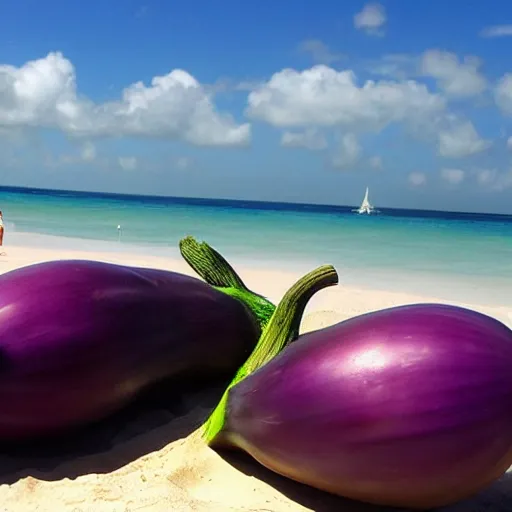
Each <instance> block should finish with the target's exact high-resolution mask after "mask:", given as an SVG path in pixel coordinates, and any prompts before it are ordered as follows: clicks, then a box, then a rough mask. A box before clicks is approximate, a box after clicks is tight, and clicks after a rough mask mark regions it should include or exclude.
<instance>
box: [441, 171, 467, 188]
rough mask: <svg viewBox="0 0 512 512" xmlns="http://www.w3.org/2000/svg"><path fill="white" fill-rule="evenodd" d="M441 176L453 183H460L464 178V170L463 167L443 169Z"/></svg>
mask: <svg viewBox="0 0 512 512" xmlns="http://www.w3.org/2000/svg"><path fill="white" fill-rule="evenodd" d="M441 178H443V180H445V181H447V182H448V183H451V184H452V185H458V184H459V183H461V182H462V181H463V180H464V171H463V170H461V169H441Z"/></svg>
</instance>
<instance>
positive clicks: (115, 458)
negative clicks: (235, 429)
mask: <svg viewBox="0 0 512 512" xmlns="http://www.w3.org/2000/svg"><path fill="white" fill-rule="evenodd" d="M225 387H226V383H225V382H221V383H218V384H216V385H215V386H214V387H212V388H210V389H209V390H208V391H205V390H204V387H203V388H202V389H200V388H199V387H198V388H196V389H191V388H190V385H189V386H188V387H187V390H186V392H184V391H183V390H181V389H179V387H177V386H176V384H173V383H166V384H163V385H162V384H160V385H159V386H158V388H156V387H155V388H153V389H151V390H148V391H147V392H146V393H144V394H143V395H141V396H140V397H139V399H138V400H136V401H135V402H133V403H132V404H131V405H129V406H128V407H126V408H124V409H123V410H121V411H120V412H118V413H117V414H114V415H112V416H111V417H109V418H108V419H105V420H102V421H100V422H97V423H94V424H92V425H89V426H87V427H85V428H80V429H76V430H74V431H73V432H71V433H68V434H66V435H61V436H58V437H55V438H52V439H48V438H45V439H44V440H38V441H32V442H30V443H24V444H23V445H13V444H8V445H5V444H4V445H0V485H1V484H12V483H14V482H16V481H18V480H20V479H21V478H24V477H27V476H32V477H34V478H38V479H40V480H47V481H50V480H60V479H62V478H70V479H74V478H76V477H78V476H81V475H86V474H90V473H98V474H101V473H109V472H111V471H115V470H116V469H119V468H121V467H122V466H125V465H126V464H129V463H130V462H132V461H134V460H136V459H138V458H139V457H141V456H143V455H146V454H148V453H150V452H153V451H156V450H160V449H161V448H163V447H164V446H166V445H168V444H169V443H171V442H173V441H176V440H178V439H181V438H184V437H186V436H188V435H189V434H190V433H192V432H193V431H194V430H195V429H196V428H198V427H199V426H200V425H201V424H202V423H203V422H204V420H205V419H206V417H207V415H208V412H209V411H210V410H211V409H212V408H213V407H214V406H215V405H216V404H217V403H218V401H219V399H220V397H221V396H222V393H223V390H224V389H225Z"/></svg>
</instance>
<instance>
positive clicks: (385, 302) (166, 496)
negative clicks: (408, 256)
mask: <svg viewBox="0 0 512 512" xmlns="http://www.w3.org/2000/svg"><path fill="white" fill-rule="evenodd" d="M5 251H6V255H4V256H0V272H5V271H8V270H11V269H13V268H16V267H19V266H22V265H27V264H30V263H34V262H38V261H44V260H49V259H62V258H93V259H100V260H104V261H112V262H118V263H125V264H130V265H140V266H152V267H159V268H170V269H173V270H177V271H180V272H185V273H189V274H192V271H191V270H190V269H189V267H187V266H186V264H185V263H184V262H182V261H179V260H176V261H169V260H167V259H165V260H164V259H161V258H160V259H159V258H155V257H151V256H148V257H144V258H142V257H140V256H136V255H130V254H123V253H121V254H120V253H112V254H109V253H98V252H77V251H62V250H59V251H58V252H56V251H52V250H45V249H38V248H30V249H29V248H22V247H7V248H5ZM227 256H229V255H227ZM233 263H234V264H235V266H236V268H237V270H238V271H239V272H240V274H241V275H242V277H243V278H244V280H245V281H246V283H247V284H248V285H249V286H250V287H252V288H253V289H255V290H257V291H258V292H260V293H263V294H264V295H266V296H268V297H269V298H270V299H272V300H274V301H278V300H279V298H280V296H281V295H282V294H283V293H284V292H285V291H286V289H287V288H288V287H289V286H290V285H291V284H292V283H293V282H294V281H295V279H296V278H297V277H298V276H297V275H294V274H293V273H284V272H276V271H271V270H268V271H263V270H254V269H250V268H245V267H243V265H237V263H236V261H235V262H233ZM340 277H341V283H340V286H337V287H335V288H330V289H327V290H324V291H322V292H320V293H319V294H318V295H317V296H315V297H314V299H313V300H312V301H311V303H310V304H309V306H308V308H307V311H306V315H305V317H304V320H303V323H302V331H303V332H304V331H308V330H313V329H316V328H320V327H323V326H326V325H330V324H333V323H335V322H337V321H339V320H342V319H344V318H348V317H350V316H354V315H356V314H360V313H363V312H368V311H372V310H376V309H380V308H383V307H388V306H392V305H398V304H405V303H411V302H424V301H436V299H435V298H432V297H415V296H411V295H406V294H397V293H387V292H382V291H369V290H357V289H353V288H345V287H344V286H343V279H342V276H340ZM437 302H444V301H437ZM464 305H466V306H469V307H472V308H473V309H477V310H479V311H482V312H484V313H487V314H489V315H491V316H494V317H496V318H498V319H500V320H501V321H503V322H504V323H506V324H508V325H510V323H511V320H512V317H511V316H510V313H511V311H512V310H511V308H509V307H505V306H504V307H499V308H490V307H483V306H479V305H478V304H464ZM219 393H220V389H219V390H212V391H210V392H208V393H189V394H188V395H185V396H184V397H183V398H182V399H181V400H178V401H177V403H178V404H179V406H172V407H170V406H168V403H165V404H164V403H162V402H158V401H156V402H155V404H152V405H151V406H150V407H149V406H146V407H145V408H143V409H142V408H139V409H137V410H135V409H134V410H129V411H127V412H125V413H123V414H124V415H123V416H122V419H123V421H122V422H121V421H120V419H119V418H116V419H115V421H112V422H111V423H108V422H107V423H106V424H104V425H101V426H100V427H97V429H96V430H93V431H92V432H87V433H84V434H83V435H82V437H81V438H80V439H81V441H80V442H79V443H78V446H79V447H80V448H79V449H74V450H70V449H69V448H66V443H68V442H69V441H66V440H62V443H64V445H65V446H64V448H61V449H60V451H59V450H57V448H55V449H53V448H52V447H51V445H50V446H49V447H47V450H48V451H52V456H49V455H48V454H46V453H39V452H37V451H36V450H34V451H31V452H30V455H20V454H17V455H13V454H11V455H5V451H4V454H3V455H1V456H0V512H7V511H8V512H18V511H19V512H22V511H23V512H27V511H33V512H36V511H37V512H59V511H66V512H67V511H69V512H135V511H145V512H157V511H158V512H160V511H162V512H163V511H165V512H188V511H200V512H206V511H208V512H285V511H293V512H299V511H317V512H360V511H365V512H376V511H378V510H384V509H379V508H377V507H373V506H369V505H365V504H360V503H355V502H351V501H348V500H344V499H340V498H336V497H333V496H330V495H327V494H324V493H321V492H317V491H315V490H313V489H310V488H308V487H305V486H302V485H299V484H296V483H294V482H291V481H289V480H287V479H284V478H281V477H279V476H277V475H275V474H273V473H271V472H270V471H267V470H265V469H264V468H262V467H261V466H260V465H258V464H257V463H256V462H254V461H252V460H251V459H250V458H248V457H241V456H234V455H233V454H230V455H228V454H223V455H222V456H221V455H219V454H218V453H216V452H214V451H212V450H210V449H209V448H207V447H206V446H205V445H204V444H203V443H202V442H201V440H200V439H199V437H198V432H197V427H198V426H199V425H200V424H201V422H202V421H203V420H204V419H205V417H206V415H207V414H208V411H209V410H210V408H211V407H212V406H213V405H214V403H215V401H216V399H218V397H219ZM56 452H59V453H58V454H57V455H55V453H56ZM511 475H512V474H511ZM386 510H390V509H386ZM444 510H445V511H446V512H448V511H449V512H462V511H464V512H473V511H475V512H476V511H489V512H498V511H500V512H501V511H503V512H505V511H508V512H510V511H511V510H512V481H511V480H509V478H508V473H507V475H505V477H504V478H503V479H502V480H501V481H499V482H497V483H496V484H494V485H493V486H492V487H491V488H490V489H488V490H487V491H485V492H483V493H481V494H480V495H478V496H476V497H475V498H474V499H472V500H469V501H466V502H462V503H459V504H457V505H455V506H451V507H448V508H446V509H444Z"/></svg>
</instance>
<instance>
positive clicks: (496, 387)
mask: <svg viewBox="0 0 512 512" xmlns="http://www.w3.org/2000/svg"><path fill="white" fill-rule="evenodd" d="M280 307H281V305H278V307H277V309H276V312H275V314H274V317H273V318H272V319H271V321H270V322H269V324H268V326H267V328H268V329H269V330H271V329H272V324H273V322H274V321H276V322H278V321H279V316H280V314H281V309H280ZM299 314H300V312H299ZM258 347H259V345H258V346H257V348H256V350H258ZM267 347H268V345H267ZM219 407H220V406H219ZM220 409H221V412H220V413H219V412H218V411H217V418H216V419H215V421H214V422H213V423H212V421H210V423H208V422H207V424H206V427H208V428H206V430H205V437H206V441H207V442H208V444H209V445H210V446H211V447H212V448H214V449H222V448H231V449H233V448H234V449H240V450H243V451H245V452H247V453H248V454H250V455H251V456H252V457H254V458H255V459H256V460H257V461H259V462H260V463H261V464H262V465H264V466H266V467H267V468H268V469H270V470H273V471H274V472H276V473H279V474H281V475H284V476H286V477H289V478H291V479H293V480H296V481H298V482H301V483H304V484H308V485H310V486H312V487H316V488H318V489H320V490H324V491H327V492H330V493H333V494H337V495H340V496H343V497H346V498H351V499H355V500H358V501H363V502H368V503H372V504H376V505H384V506H394V507H405V508H409V509H420V510H426V509H431V508H434V507H441V506H446V505H449V504H453V503H455V502H458V501H460V500H463V499H466V498H469V497H472V496H473V495H475V494H476V493H478V492H479V491H481V490H483V489H484V488H486V487H487V486H488V485H490V484H491V483H492V482H493V481H495V480H497V479H498V478H499V477H500V476H502V475H503V473H505V471H506V470H507V469H508V468H509V467H510V465H511V464H512V331H511V330H510V329H509V328H508V327H506V326H505V325H504V324H502V323H501V322H499V321H498V320H495V319H493V318H491V317H488V316H486V315H483V314H480V313H478V312H475V311H472V310H468V309H464V308H460V307H456V306H449V305H441V304H412V305H407V306H400V307H395V308H389V309H385V310H381V311H376V312H373V313H368V314H365V315H361V316H359V317H355V318H351V319H349V320H346V321H343V322H341V323H338V324H336V325H334V326H330V327H327V328H324V329H321V330H318V331H314V332H310V333H307V334H305V335H303V336H300V337H299V338H298V339H297V340H296V341H294V342H292V343H291V344H288V345H287V346H286V347H285V348H284V350H282V351H281V352H280V353H279V354H278V355H277V356H275V357H274V358H273V359H272V360H270V361H268V362H266V363H265V364H263V365H261V366H260V367H259V368H256V369H254V370H253V371H252V372H251V373H249V374H247V375H246V376H244V377H243V378H241V379H239V380H238V382H236V383H232V385H231V386H230V388H229V390H228V393H227V394H226V397H225V400H224V403H223V405H222V407H221V408H220ZM212 424H213V426H212Z"/></svg>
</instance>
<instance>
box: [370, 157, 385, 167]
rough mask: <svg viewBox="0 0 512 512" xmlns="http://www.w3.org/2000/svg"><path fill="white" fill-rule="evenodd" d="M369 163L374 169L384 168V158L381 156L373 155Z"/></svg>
mask: <svg viewBox="0 0 512 512" xmlns="http://www.w3.org/2000/svg"><path fill="white" fill-rule="evenodd" d="M368 163H369V164H370V167H372V168H373V169H382V158H381V157H380V156H372V157H371V158H370V159H369V160H368Z"/></svg>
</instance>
